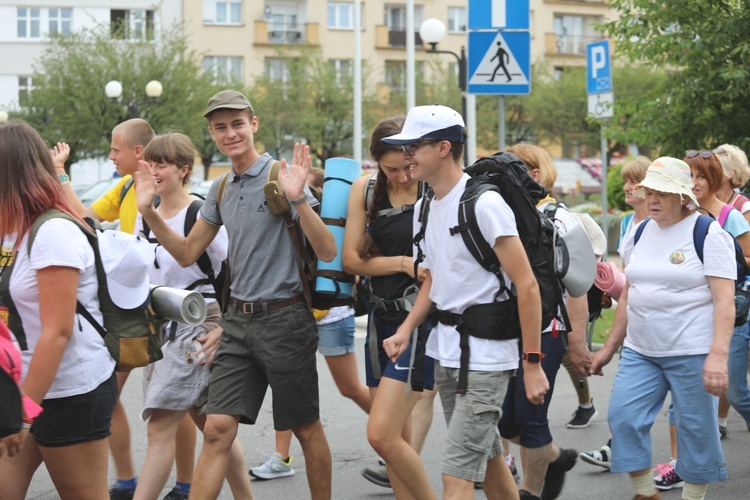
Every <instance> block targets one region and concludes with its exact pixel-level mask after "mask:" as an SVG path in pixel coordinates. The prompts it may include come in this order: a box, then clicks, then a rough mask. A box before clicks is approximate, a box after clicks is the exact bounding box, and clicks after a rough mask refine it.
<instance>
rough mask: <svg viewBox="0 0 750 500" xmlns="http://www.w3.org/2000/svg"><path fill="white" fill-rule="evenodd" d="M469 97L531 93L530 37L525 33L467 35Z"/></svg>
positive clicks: (485, 32) (478, 33) (471, 33)
mask: <svg viewBox="0 0 750 500" xmlns="http://www.w3.org/2000/svg"><path fill="white" fill-rule="evenodd" d="M468 64H469V68H468V86H467V90H468V92H469V93H470V94H497V95H507V94H528V93H530V92H531V82H530V80H531V35H530V33H529V32H528V31H518V32H500V31H494V32H493V31H489V32H488V31H472V32H469V57H468Z"/></svg>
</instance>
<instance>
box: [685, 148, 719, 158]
mask: <svg viewBox="0 0 750 500" xmlns="http://www.w3.org/2000/svg"><path fill="white" fill-rule="evenodd" d="M721 151H722V152H724V150H723V149H722V150H721ZM698 155H700V157H701V158H704V159H706V160H707V159H709V158H711V157H712V156H713V155H714V151H709V150H707V149H688V150H687V151H685V156H686V157H687V158H695V157H696V156H698Z"/></svg>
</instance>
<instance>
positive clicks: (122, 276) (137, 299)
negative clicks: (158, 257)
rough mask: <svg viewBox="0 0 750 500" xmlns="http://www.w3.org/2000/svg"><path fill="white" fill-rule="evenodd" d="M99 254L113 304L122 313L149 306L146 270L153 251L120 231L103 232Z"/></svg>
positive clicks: (100, 235) (148, 246)
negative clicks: (122, 311) (124, 310)
mask: <svg viewBox="0 0 750 500" xmlns="http://www.w3.org/2000/svg"><path fill="white" fill-rule="evenodd" d="M98 237H99V253H100V255H101V258H102V265H103V267H104V272H105V274H106V275H107V286H108V287H109V295H110V297H111V298H112V302H114V303H115V305H117V306H118V307H121V308H123V309H142V308H143V307H145V306H146V304H147V303H148V298H149V294H150V293H151V289H150V285H151V283H150V279H149V274H148V272H149V269H150V268H151V265H152V264H153V262H154V251H153V249H152V248H151V245H150V244H149V242H148V240H146V239H145V238H141V237H140V236H135V235H133V234H130V233H123V232H122V231H111V230H107V231H102V232H100V233H99V234H98Z"/></svg>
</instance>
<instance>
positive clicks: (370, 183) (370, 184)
mask: <svg viewBox="0 0 750 500" xmlns="http://www.w3.org/2000/svg"><path fill="white" fill-rule="evenodd" d="M377 179H378V173H377V172H375V173H374V174H372V175H370V178H369V179H367V184H365V212H367V211H368V209H369V208H370V204H372V193H373V192H374V191H375V182H376V181H377Z"/></svg>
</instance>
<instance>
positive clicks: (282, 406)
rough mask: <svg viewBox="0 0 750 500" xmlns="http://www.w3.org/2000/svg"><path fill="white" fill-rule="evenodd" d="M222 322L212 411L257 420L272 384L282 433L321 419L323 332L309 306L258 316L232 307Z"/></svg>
mask: <svg viewBox="0 0 750 500" xmlns="http://www.w3.org/2000/svg"><path fill="white" fill-rule="evenodd" d="M221 325H222V326H223V327H224V333H222V335H221V343H220V344H219V349H218V351H217V352H216V357H215V359H214V362H213V363H211V383H210V385H209V386H208V407H207V409H206V413H207V414H209V415H210V414H221V415H237V416H239V417H240V422H241V423H243V424H254V423H255V421H256V419H257V418H258V413H259V412H260V408H261V406H262V405H263V399H264V398H265V395H266V391H267V390H268V387H269V386H270V387H271V390H272V391H273V400H272V401H273V423H274V429H276V430H277V431H283V430H288V429H294V428H295V427H299V426H301V425H305V424H309V423H312V422H315V421H316V420H318V419H319V418H320V405H319V399H318V368H317V357H316V354H315V353H316V351H317V350H318V335H317V330H316V325H315V318H313V315H312V313H311V312H310V310H309V309H308V308H307V305H306V304H304V303H301V302H300V303H297V304H293V305H291V306H288V307H282V308H280V309H275V310H273V311H268V312H267V313H264V312H257V313H253V314H243V313H242V312H240V311H237V309H236V308H234V307H229V308H228V309H227V311H226V312H225V313H224V315H223V317H222V321H221Z"/></svg>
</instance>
